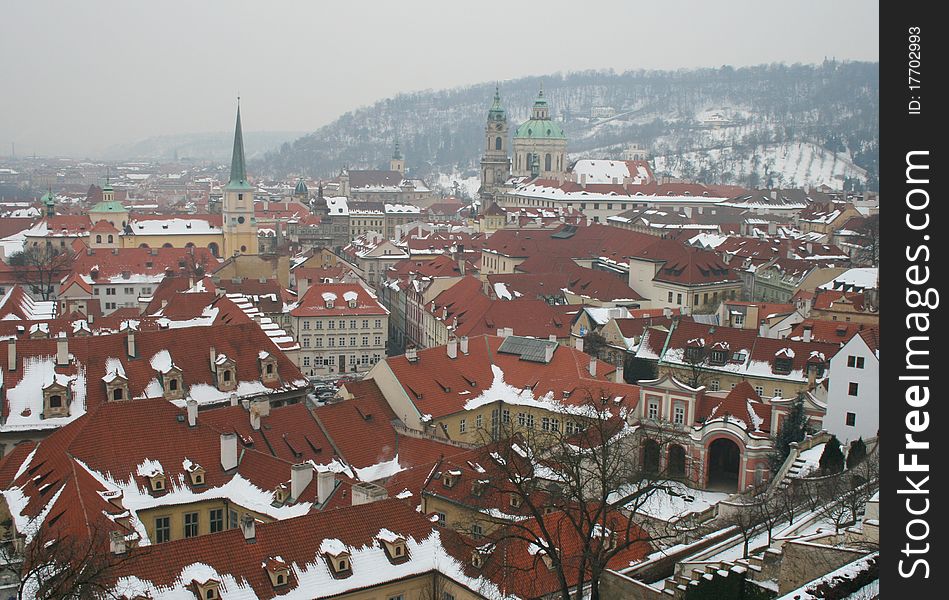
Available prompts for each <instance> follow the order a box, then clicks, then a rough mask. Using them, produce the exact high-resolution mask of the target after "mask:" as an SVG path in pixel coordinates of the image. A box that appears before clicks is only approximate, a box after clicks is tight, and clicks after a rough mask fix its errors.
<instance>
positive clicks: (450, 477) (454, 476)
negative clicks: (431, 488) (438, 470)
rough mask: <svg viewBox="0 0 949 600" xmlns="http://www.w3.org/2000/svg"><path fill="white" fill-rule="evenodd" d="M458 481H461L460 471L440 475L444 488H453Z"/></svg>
mask: <svg viewBox="0 0 949 600" xmlns="http://www.w3.org/2000/svg"><path fill="white" fill-rule="evenodd" d="M459 479H461V471H457V470H452V471H445V474H444V475H442V484H443V485H444V486H445V487H446V488H453V487H455V484H456V483H458V480H459Z"/></svg>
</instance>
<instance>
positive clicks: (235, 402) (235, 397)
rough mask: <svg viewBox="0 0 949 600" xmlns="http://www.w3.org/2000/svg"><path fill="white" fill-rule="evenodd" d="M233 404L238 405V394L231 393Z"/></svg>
mask: <svg viewBox="0 0 949 600" xmlns="http://www.w3.org/2000/svg"><path fill="white" fill-rule="evenodd" d="M229 399H230V401H231V406H237V394H231V395H230V398H229Z"/></svg>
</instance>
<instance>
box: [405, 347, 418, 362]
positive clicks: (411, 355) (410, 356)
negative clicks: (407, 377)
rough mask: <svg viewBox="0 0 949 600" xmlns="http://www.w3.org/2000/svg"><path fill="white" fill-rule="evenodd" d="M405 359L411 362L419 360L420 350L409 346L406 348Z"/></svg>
mask: <svg viewBox="0 0 949 600" xmlns="http://www.w3.org/2000/svg"><path fill="white" fill-rule="evenodd" d="M405 360H407V361H409V362H410V363H414V362H418V350H416V349H415V347H409V348H406V349H405Z"/></svg>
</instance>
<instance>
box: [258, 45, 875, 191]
mask: <svg viewBox="0 0 949 600" xmlns="http://www.w3.org/2000/svg"><path fill="white" fill-rule="evenodd" d="M494 85H495V84H494V83H484V84H479V85H473V86H469V87H464V88H456V89H450V90H442V91H425V92H416V93H406V94H400V95H398V96H395V97H394V98H388V99H386V100H382V101H380V102H377V103H376V104H374V105H372V106H369V107H366V108H361V109H358V110H355V111H353V112H350V113H346V114H345V115H343V116H342V117H340V118H339V119H337V120H336V121H334V122H333V123H330V124H329V125H326V126H325V127H322V128H320V129H319V130H317V131H315V132H313V133H312V134H309V135H307V136H304V137H302V138H299V139H297V140H296V141H294V142H292V143H285V144H283V145H282V146H281V148H280V149H279V150H278V151H274V152H270V153H268V154H267V155H266V156H265V157H264V158H263V159H261V160H259V161H258V162H257V164H256V165H255V169H257V170H258V172H260V173H261V174H263V175H273V176H287V175H291V174H306V175H309V176H331V175H335V174H336V173H338V171H339V170H340V168H341V167H343V166H347V165H348V166H351V167H353V168H358V167H361V168H379V167H384V166H385V165H387V164H388V162H387V161H388V159H389V157H390V155H391V153H392V147H393V144H394V142H395V141H396V140H398V141H399V144H400V146H401V148H402V151H403V153H404V155H405V158H406V166H407V168H409V169H410V171H411V172H412V173H413V175H415V176H420V177H426V178H432V179H434V178H435V177H436V176H437V175H438V174H452V175H454V176H456V177H464V176H474V175H477V165H478V161H479V159H480V156H481V151H482V143H483V142H482V133H483V128H484V122H485V117H486V114H487V110H488V108H489V107H490V105H491V100H492V96H493V94H494ZM541 85H543V89H544V94H545V95H546V96H547V98H548V100H549V102H550V106H551V112H552V115H553V118H555V119H559V120H562V121H563V122H564V129H565V130H566V132H567V136H568V138H569V146H568V151H569V153H570V158H571V159H576V158H582V157H594V158H619V157H621V156H622V151H623V150H624V149H625V148H626V147H627V146H628V145H629V144H631V143H639V144H642V145H644V146H646V147H647V148H648V149H649V151H650V153H651V155H652V156H653V157H654V158H655V164H656V168H657V172H661V173H666V174H671V175H675V176H681V177H688V178H692V179H696V180H700V181H705V182H707V183H737V184H743V185H749V186H763V185H768V184H771V185H806V184H811V185H819V184H822V183H826V184H828V185H831V186H832V187H837V188H839V187H842V186H843V185H845V184H846V185H853V186H856V187H857V188H858V189H859V188H862V187H863V186H864V185H866V186H869V187H870V188H871V189H876V187H877V181H878V155H879V144H880V136H879V115H880V103H879V67H878V64H877V63H857V62H844V63H841V62H834V61H825V62H824V63H823V64H821V65H790V66H789V65H765V66H756V67H747V68H740V69H734V68H731V67H722V68H721V69H696V70H680V71H634V72H626V73H622V74H618V73H613V72H600V71H596V72H593V71H589V72H581V73H570V74H567V75H559V74H558V75H548V76H543V77H525V78H522V79H517V80H512V81H505V82H502V83H501V98H502V102H503V104H504V106H505V108H506V109H507V111H508V117H509V119H510V121H511V124H512V130H513V127H514V126H515V125H516V124H517V123H518V122H520V121H523V120H525V119H527V118H528V114H529V112H530V108H531V105H532V103H533V101H534V99H535V97H536V96H537V91H538V89H540V87H541ZM594 115H596V116H594Z"/></svg>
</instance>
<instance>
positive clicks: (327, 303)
mask: <svg viewBox="0 0 949 600" xmlns="http://www.w3.org/2000/svg"><path fill="white" fill-rule="evenodd" d="M334 305H335V303H334V301H333V300H327V301H326V308H333V306H334Z"/></svg>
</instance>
